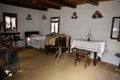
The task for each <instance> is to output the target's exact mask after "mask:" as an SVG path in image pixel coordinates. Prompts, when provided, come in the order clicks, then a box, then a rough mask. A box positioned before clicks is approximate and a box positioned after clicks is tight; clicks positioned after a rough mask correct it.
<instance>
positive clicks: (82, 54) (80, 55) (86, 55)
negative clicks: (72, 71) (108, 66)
mask: <svg viewBox="0 0 120 80" xmlns="http://www.w3.org/2000/svg"><path fill="white" fill-rule="evenodd" d="M73 54H74V56H75V61H74V65H75V66H76V63H77V61H79V62H80V61H81V59H84V61H85V65H84V68H85V69H86V67H87V65H89V64H90V51H86V50H78V49H75V48H74V49H73Z"/></svg>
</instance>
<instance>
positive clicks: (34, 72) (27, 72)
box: [15, 48, 120, 80]
mask: <svg viewBox="0 0 120 80" xmlns="http://www.w3.org/2000/svg"><path fill="white" fill-rule="evenodd" d="M19 56H20V66H21V69H20V70H19V71H17V72H16V77H15V80H120V72H119V71H116V70H115V68H116V66H114V65H111V64H108V63H105V62H99V63H98V64H97V65H96V66H93V64H92V61H91V63H90V65H89V66H87V68H86V69H84V61H81V62H80V63H79V62H78V63H77V65H76V66H74V57H73V55H68V53H64V54H63V55H62V56H61V59H60V61H59V63H56V61H55V60H53V54H51V55H46V54H45V52H44V50H37V49H33V48H24V49H21V50H20V51H19Z"/></svg>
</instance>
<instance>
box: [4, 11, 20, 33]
mask: <svg viewBox="0 0 120 80" xmlns="http://www.w3.org/2000/svg"><path fill="white" fill-rule="evenodd" d="M6 17H10V18H15V22H12V23H15V28H14V29H13V27H12V24H11V23H10V24H9V25H10V28H9V29H7V25H6ZM3 21H4V22H5V31H17V30H18V27H17V14H14V13H7V12H4V13H3Z"/></svg>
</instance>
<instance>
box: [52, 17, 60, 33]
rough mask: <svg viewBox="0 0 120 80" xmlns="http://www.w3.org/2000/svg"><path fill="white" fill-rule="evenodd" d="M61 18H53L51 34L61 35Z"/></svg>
mask: <svg viewBox="0 0 120 80" xmlns="http://www.w3.org/2000/svg"><path fill="white" fill-rule="evenodd" d="M59 28H60V17H51V21H50V33H59Z"/></svg>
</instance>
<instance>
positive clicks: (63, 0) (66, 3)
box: [49, 0, 76, 8]
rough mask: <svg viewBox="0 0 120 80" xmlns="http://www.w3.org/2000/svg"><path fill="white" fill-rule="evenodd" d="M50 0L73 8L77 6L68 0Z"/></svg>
mask: <svg viewBox="0 0 120 80" xmlns="http://www.w3.org/2000/svg"><path fill="white" fill-rule="evenodd" d="M49 1H52V2H54V3H57V4H62V5H64V6H68V7H71V8H76V5H74V4H72V3H70V2H67V1H65V0H49Z"/></svg>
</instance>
